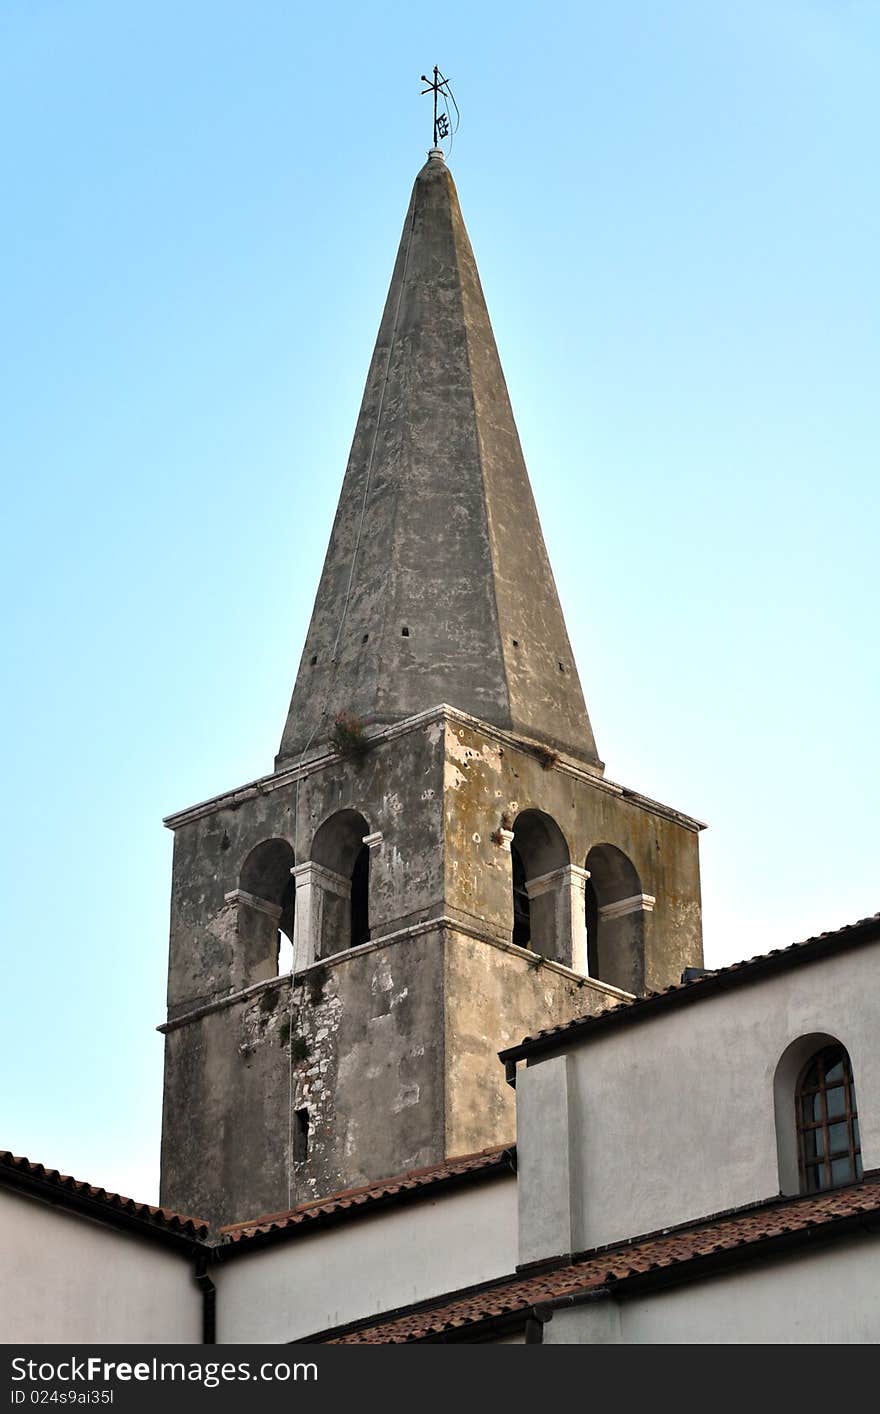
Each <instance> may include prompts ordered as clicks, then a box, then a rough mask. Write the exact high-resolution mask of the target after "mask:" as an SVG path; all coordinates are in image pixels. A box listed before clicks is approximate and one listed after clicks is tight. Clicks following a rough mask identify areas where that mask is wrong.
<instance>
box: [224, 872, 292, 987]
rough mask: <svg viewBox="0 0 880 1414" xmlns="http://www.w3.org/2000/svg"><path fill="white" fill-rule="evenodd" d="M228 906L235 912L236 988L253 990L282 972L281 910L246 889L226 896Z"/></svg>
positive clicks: (234, 977) (233, 890) (233, 963)
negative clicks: (280, 960) (279, 947)
mask: <svg viewBox="0 0 880 1414" xmlns="http://www.w3.org/2000/svg"><path fill="white" fill-rule="evenodd" d="M223 899H224V903H225V904H226V906H227V908H230V909H232V910H233V911H234V917H235V923H234V938H235V941H234V944H233V957H232V985H233V987H234V988H239V987H249V986H251V985H252V984H253V983H254V982H265V981H267V979H268V978H270V977H275V976H276V975H277V972H278V924H279V922H280V921H281V908H280V907H279V905H278V904H275V903H270V902H269V901H268V899H264V898H258V897H257V895H256V894H249V893H247V892H246V891H245V890H244V889H232V890H231V892H230V893H228V894H224V896H223Z"/></svg>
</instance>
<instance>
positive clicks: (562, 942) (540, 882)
mask: <svg viewBox="0 0 880 1414" xmlns="http://www.w3.org/2000/svg"><path fill="white" fill-rule="evenodd" d="M510 864H511V881H512V889H513V942H514V943H515V944H516V945H517V947H521V948H532V949H534V951H535V952H539V953H541V954H542V956H544V957H550V958H553V959H554V960H555V961H557V962H563V963H565V964H566V966H571V961H572V959H571V928H570V926H567V925H566V921H565V919H566V904H567V902H569V903H570V879H569V875H570V873H571V868H570V865H571V859H570V856H569V852H568V845H567V844H566V842H565V836H564V835H563V833H562V831H561V830H560V828H559V826H558V825H557V824H556V821H555V820H553V819H551V817H550V816H549V815H545V814H544V813H543V811H541V810H523V811H522V813H521V814H519V815H518V816H517V817H516V821H515V822H514V827H513V839H512V841H511V844H510Z"/></svg>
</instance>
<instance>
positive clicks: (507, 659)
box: [276, 149, 601, 768]
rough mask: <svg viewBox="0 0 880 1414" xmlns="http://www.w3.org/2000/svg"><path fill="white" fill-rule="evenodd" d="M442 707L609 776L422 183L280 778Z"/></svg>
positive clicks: (474, 312)
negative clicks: (342, 729)
mask: <svg viewBox="0 0 880 1414" xmlns="http://www.w3.org/2000/svg"><path fill="white" fill-rule="evenodd" d="M441 702H446V703H449V704H450V705H451V706H453V707H458V708H460V709H461V710H463V711H465V712H468V713H471V714H472V715H473V716H475V717H478V718H481V719H482V720H483V721H485V722H488V723H492V724H494V725H495V726H499V727H503V728H506V729H507V730H510V731H512V732H514V733H517V734H519V735H522V736H524V737H527V738H530V739H533V740H536V741H538V742H541V743H546V744H547V745H548V746H550V747H552V748H560V749H562V750H564V751H565V752H568V753H570V754H572V755H574V756H575V757H577V758H579V759H580V760H581V761H583V762H585V763H589V764H591V765H593V766H596V767H598V768H601V767H600V763H599V760H598V756H597V752H596V744H595V741H594V739H593V733H592V729H591V727H590V722H589V718H588V716H587V710H586V706H585V704H584V698H583V693H582V691H581V686H580V682H579V680H578V675H577V669H576V667H575V664H574V659H573V657H572V652H571V646H570V644H569V641H568V634H567V632H566V628H565V621H564V619H563V616H562V610H561V608H560V605H559V599H558V596H557V593H556V586H555V584H554V582H553V574H552V571H551V569H550V563H549V560H548V558H547V551H546V548H545V545H544V537H543V535H542V533H541V526H540V522H539V520H538V514H537V511H536V509H535V503H534V499H533V496H532V490H531V486H530V485H529V478H528V473H527V472H526V467H525V462H524V460H523V455H522V449H521V447H520V442H519V436H518V434H517V430H516V424H515V422H514V419H513V413H512V411H511V407H510V401H509V398H508V394H507V387H506V384H505V381H504V374H503V372H502V370H501V363H500V360H499V358H498V351H497V349H496V346H495V338H494V335H493V333H492V326H491V324H490V322H489V315H488V311H487V309H486V303H485V300H484V298H483V291H482V288H481V286H480V278H479V275H478V273H477V267H476V264H475V261H474V256H473V252H472V250H471V244H470V241H469V239H468V235H467V231H466V230H465V226H464V221H463V220H462V216H461V210H460V207H459V203H458V196H457V194H456V190H455V185H454V183H453V180H452V177H451V176H450V174H449V171H448V169H447V167H446V164H445V161H444V159H443V154H442V152H440V151H439V150H437V149H435V150H432V151H431V153H430V154H429V157H428V161H427V162H426V164H425V166H424V167H423V168H422V170H421V171H420V172H419V174H418V176H417V177H416V181H415V185H414V187H413V193H412V198H411V200H410V204H409V210H408V212H407V216H406V221H405V222H404V228H403V235H402V237H401V242H400V249H399V251H398V254H397V261H396V264H395V266H394V273H393V275H392V278H391V288H390V289H389V292H388V298H387V301H386V304H385V312H384V314H383V316H382V323H381V325H380V328H379V336H378V339H377V341H376V348H375V351H374V353H373V359H372V363H371V365H370V371H369V375H368V378H367V384H366V388H365V390H364V397H363V402H362V404H361V410H360V416H359V417H358V422H357V428H356V430H355V435H354V442H353V444H352V449H351V454H350V456H349V461H348V468H347V470H346V473H345V480H344V482H343V486H342V493H341V495H340V498H339V505H338V508H337V511H336V519H335V521H334V524H333V531H332V534H331V537H330V544H329V547H328V550H327V556H326V559H325V561H324V569H323V573H322V575H321V581H320V585H319V587H318V593H317V596H316V599H315V606H314V609H313V611H312V620H311V624H310V626H309V631H308V635H307V637H306V642H305V648H304V650H303V655H302V660H301V662H300V666H299V672H298V674H297V679H296V685H295V687H294V690H293V698H292V701H291V704H290V712H289V715H288V718H287V723H286V725H285V728H284V735H283V739H282V743H281V750H280V752H279V756H278V759H277V762H276V765H277V766H278V767H281V766H282V765H290V764H292V763H293V762H295V761H297V760H299V759H300V758H301V757H304V756H313V755H315V754H317V753H318V752H319V751H321V750H323V749H325V748H326V740H327V736H328V734H329V732H330V731H331V730H332V726H333V719H334V716H335V714H336V713H338V712H346V713H350V714H352V715H354V716H356V717H359V718H360V719H361V720H363V721H365V722H368V723H372V722H379V723H389V722H395V721H399V720H401V719H404V718H406V717H411V716H413V715H415V714H416V713H418V712H421V711H424V710H426V709H428V708H431V707H434V706H437V705H438V704H439V703H441Z"/></svg>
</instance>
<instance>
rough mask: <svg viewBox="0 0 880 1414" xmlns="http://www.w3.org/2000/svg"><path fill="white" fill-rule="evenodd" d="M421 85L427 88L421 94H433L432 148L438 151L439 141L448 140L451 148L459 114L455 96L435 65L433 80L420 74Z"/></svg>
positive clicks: (456, 130) (447, 81)
mask: <svg viewBox="0 0 880 1414" xmlns="http://www.w3.org/2000/svg"><path fill="white" fill-rule="evenodd" d="M422 83H423V84H427V87H426V88H423V89H422V93H423V94H424V93H433V95H434V142H433V144H432V146H433V148H434V149H435V150H437V151H439V150H440V143H441V141H442V140H443V139H445V138H449V146H450V148H451V147H452V139H453V138H454V137H455V134H456V133H457V132H458V123H459V112H458V104H457V103H456V101H455V96H454V94H453V92H452V89H451V88H450V86H449V80H448V79H445V78H444V77H443V75H442V74H441V72H440V70H439V69H438V68H437V65H436V64H435V65H434V78H433V80H431V79H429V78H428V76H427V74H422ZM450 104H451V105H452V108H453V109H454V110H455V115H454V118H453V116H452V114H451V113H450Z"/></svg>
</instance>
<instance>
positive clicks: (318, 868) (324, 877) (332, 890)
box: [290, 859, 351, 971]
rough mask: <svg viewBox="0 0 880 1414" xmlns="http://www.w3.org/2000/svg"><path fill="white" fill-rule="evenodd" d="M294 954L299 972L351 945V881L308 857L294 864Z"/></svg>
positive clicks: (295, 964)
mask: <svg viewBox="0 0 880 1414" xmlns="http://www.w3.org/2000/svg"><path fill="white" fill-rule="evenodd" d="M290 872H291V874H292V875H293V877H294V879H295V881H296V913H295V915H294V929H293V956H294V966H295V968H296V970H297V971H299V970H300V969H301V968H303V967H310V966H311V965H312V963H313V962H317V961H318V959H319V958H321V957H329V956H330V954H331V953H335V952H341V951H342V950H343V948H346V947H348V936H349V931H350V927H351V880H350V879H346V878H344V877H343V875H342V874H337V873H335V872H334V870H332V869H326V868H325V867H324V865H323V864H316V863H315V861H314V860H312V859H309V860H307V861H306V862H305V864H295V865H294V866H293V868H292V869H291V871H290Z"/></svg>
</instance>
